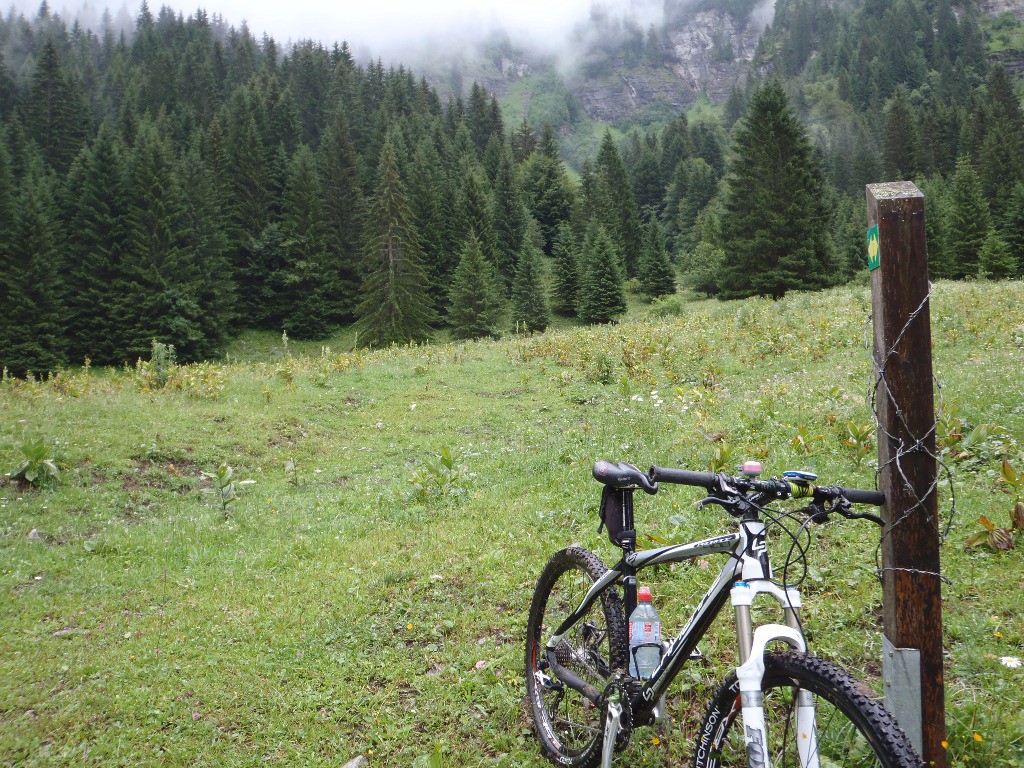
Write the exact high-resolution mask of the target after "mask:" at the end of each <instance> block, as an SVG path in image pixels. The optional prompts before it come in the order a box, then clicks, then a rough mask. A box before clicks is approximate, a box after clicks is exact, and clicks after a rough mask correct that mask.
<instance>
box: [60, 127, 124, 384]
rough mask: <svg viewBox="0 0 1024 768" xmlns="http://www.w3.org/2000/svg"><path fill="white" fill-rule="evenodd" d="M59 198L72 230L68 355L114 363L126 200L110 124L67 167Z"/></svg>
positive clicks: (119, 356) (117, 355)
mask: <svg viewBox="0 0 1024 768" xmlns="http://www.w3.org/2000/svg"><path fill="white" fill-rule="evenodd" d="M64 197H65V200H66V204H65V206H64V207H65V216H66V221H67V224H68V231H69V232H71V233H73V236H72V237H69V238H68V243H67V249H68V256H69V259H68V266H67V281H66V282H67V285H68V288H69V290H68V291H67V294H66V299H65V303H66V305H67V314H68V358H69V359H70V360H71V361H73V362H75V363H81V362H82V361H83V360H84V359H85V358H86V357H88V358H89V359H90V360H91V361H92V362H93V363H95V364H97V365H115V364H117V363H119V362H121V361H122V360H123V355H122V354H121V350H120V346H119V340H118V336H119V334H118V329H117V326H116V322H115V319H114V317H113V316H112V315H111V309H112V307H113V305H114V304H115V303H116V300H117V297H116V295H115V293H114V290H115V289H114V286H115V284H116V282H117V280H118V278H119V275H120V269H121V259H122V255H123V251H124V247H125V244H124V239H125V215H126V213H127V205H128V201H127V199H126V195H125V190H124V164H123V160H122V157H121V149H120V145H119V143H118V142H117V140H116V138H115V137H114V133H113V130H112V129H111V128H110V127H109V126H104V127H103V128H101V129H100V132H99V134H98V135H97V137H96V140H95V141H94V142H93V145H92V146H91V147H88V148H87V149H84V150H83V151H82V152H81V153H80V154H79V156H78V159H77V160H76V161H75V163H74V164H73V165H72V167H71V171H70V172H69V174H68V178H67V187H66V192H65V195H64Z"/></svg>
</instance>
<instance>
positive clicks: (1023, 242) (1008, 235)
mask: <svg viewBox="0 0 1024 768" xmlns="http://www.w3.org/2000/svg"><path fill="white" fill-rule="evenodd" d="M1000 231H1001V234H1002V237H1003V239H1004V241H1005V242H1006V245H1007V247H1008V248H1009V249H1010V253H1011V255H1012V256H1013V258H1014V259H1016V260H1017V266H1018V274H1020V273H1021V272H1024V183H1020V184H1017V186H1015V187H1014V188H1013V194H1011V195H1010V200H1009V203H1008V204H1007V206H1006V213H1005V214H1004V215H1003V226H1002V227H1001V230H1000Z"/></svg>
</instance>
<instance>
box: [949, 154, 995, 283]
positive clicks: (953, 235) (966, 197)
mask: <svg viewBox="0 0 1024 768" xmlns="http://www.w3.org/2000/svg"><path fill="white" fill-rule="evenodd" d="M949 202H950V208H949V214H950V215H949V230H948V233H947V244H948V247H949V261H950V265H951V269H950V275H949V276H950V277H954V278H963V277H973V276H974V275H976V274H977V273H978V257H979V255H980V253H981V249H982V246H983V245H984V244H985V238H986V237H987V236H988V230H989V228H990V226H991V220H992V217H991V215H990V213H989V209H988V202H987V201H986V200H985V196H984V195H983V194H982V190H981V183H980V182H979V181H978V174H977V173H976V172H975V171H974V168H973V167H972V166H971V162H970V160H968V159H967V158H966V157H962V158H960V160H958V161H957V164H956V172H955V173H954V174H953V179H952V183H951V185H950V201H949Z"/></svg>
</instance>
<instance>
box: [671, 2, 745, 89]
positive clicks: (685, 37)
mask: <svg viewBox="0 0 1024 768" xmlns="http://www.w3.org/2000/svg"><path fill="white" fill-rule="evenodd" d="M760 38H761V30H760V29H758V28H755V27H753V26H752V25H750V24H747V23H746V22H740V21H737V19H735V18H733V16H732V15H731V14H728V13H726V12H725V11H701V12H700V13H698V14H697V15H696V16H694V17H693V18H692V19H691V20H690V21H689V22H687V24H686V25H685V26H684V27H682V28H681V29H679V30H676V31H674V32H672V33H671V34H670V35H669V39H670V40H671V42H672V55H673V61H672V63H671V64H670V65H669V69H671V70H672V72H673V73H674V74H675V75H676V77H677V78H678V79H679V82H680V85H681V86H682V87H684V88H686V89H687V90H688V91H690V92H691V93H694V94H699V93H702V92H703V93H706V94H707V95H708V98H709V99H710V100H711V101H713V102H716V103H721V102H724V101H725V100H726V99H727V98H728V97H729V92H730V90H731V89H732V86H733V85H735V84H740V83H742V81H743V79H744V77H745V73H746V71H747V68H748V64H749V63H750V61H751V60H752V59H753V58H754V49H755V48H757V41H758V40H759V39H760Z"/></svg>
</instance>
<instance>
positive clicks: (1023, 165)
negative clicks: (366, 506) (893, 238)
mask: <svg viewBox="0 0 1024 768" xmlns="http://www.w3.org/2000/svg"><path fill="white" fill-rule="evenodd" d="M669 5H672V3H669ZM705 5H721V6H725V5H731V6H742V7H746V8H747V10H748V11H749V10H750V9H751V8H753V6H754V3H751V2H749V1H748V0H732V1H731V3H727V2H724V0H719V1H718V2H717V3H716V2H714V0H707V1H706V2H705ZM981 16H982V13H981V11H980V10H979V9H978V7H977V6H976V5H975V4H974V2H973V0H967V2H964V3H951V2H950V1H949V0H896V1H895V2H888V1H886V2H881V1H880V0H865V1H864V2H833V1H832V0H779V1H778V3H777V5H776V11H775V18H774V21H773V22H772V24H771V25H770V26H769V27H768V29H767V30H765V32H764V34H763V36H762V37H761V39H760V42H759V43H758V47H757V53H756V55H755V58H754V62H753V64H752V66H751V68H750V73H751V74H750V76H749V77H747V78H746V79H745V81H744V82H739V83H737V84H736V85H735V86H734V87H733V88H732V92H731V94H730V96H729V99H728V101H727V102H726V103H725V104H724V105H721V107H720V108H719V109H717V110H716V111H713V112H711V113H707V114H701V115H697V116H695V117H693V118H692V119H690V118H688V116H687V114H686V113H684V112H680V113H678V114H675V115H673V116H671V117H670V119H667V120H664V121H662V122H661V123H657V124H648V125H640V126H637V125H632V126H630V125H625V126H621V125H620V126H610V129H604V130H603V131H602V132H601V134H600V135H601V136H602V137H603V138H602V139H601V141H600V148H599V150H598V151H597V152H596V154H595V155H594V156H593V157H590V158H584V159H583V160H582V162H579V163H576V162H575V161H574V162H573V163H572V164H571V165H570V164H569V163H567V162H566V161H565V160H564V159H563V157H564V155H563V152H562V151H561V149H560V142H561V141H562V139H563V137H564V134H565V133H566V131H569V130H571V129H572V127H571V126H564V125H563V126H557V127H554V126H552V124H551V123H550V122H543V123H538V122H536V121H531V120H530V119H527V118H524V119H523V120H522V121H518V122H516V123H514V124H509V121H508V120H507V119H506V118H505V117H504V115H503V110H502V106H501V105H500V104H499V100H498V99H497V97H496V96H495V95H494V94H492V93H489V92H488V91H487V90H486V89H485V88H484V87H483V86H481V85H479V84H477V83H475V82H474V83H472V84H466V87H465V88H464V89H463V92H462V93H453V94H444V95H442V94H441V93H440V92H439V91H438V89H437V88H436V87H435V86H433V85H431V84H430V83H429V82H428V80H427V78H426V77H425V76H424V75H422V74H419V73H417V72H414V71H412V70H411V69H409V68H407V67H406V66H403V65H401V64H397V63H396V64H385V63H384V62H382V61H381V60H369V61H358V60H357V59H356V58H355V57H354V56H353V54H352V52H351V50H350V48H349V46H348V45H347V44H345V43H344V42H341V41H339V42H338V43H336V44H324V43H320V42H314V41H299V42H296V43H293V44H290V45H288V46H287V47H282V46H280V45H279V44H278V43H276V42H275V40H274V39H273V37H271V36H269V34H270V33H271V32H272V30H268V31H267V33H265V34H263V35H262V36H261V37H257V36H255V35H254V34H253V33H252V32H251V31H250V30H249V29H248V28H247V27H246V26H245V25H242V26H241V27H236V26H231V25H230V24H229V23H228V22H227V21H225V20H224V19H223V18H221V17H220V16H217V15H211V14H208V13H207V12H206V11H203V10H199V11H196V12H195V13H193V14H191V15H188V16H184V15H182V14H180V13H177V12H175V11H173V10H171V9H169V8H167V7H164V8H161V9H160V10H158V11H156V12H154V11H153V10H152V9H150V7H149V6H148V5H147V4H146V3H145V2H143V3H142V5H141V7H140V8H139V9H138V11H137V16H136V17H135V20H134V26H133V28H131V29H126V30H115V29H114V28H113V25H111V24H106V25H105V26H104V28H103V29H98V30H92V29H88V28H85V27H84V26H81V25H80V24H78V23H77V22H68V21H67V20H65V19H63V18H62V17H61V16H60V15H58V14H56V13H53V12H52V11H51V10H50V9H49V7H48V6H47V5H46V4H45V3H44V4H43V5H42V6H40V9H39V11H38V12H37V13H36V14H35V15H33V16H31V17H26V16H24V15H22V14H18V13H15V12H14V11H13V10H12V11H10V12H9V13H8V14H7V15H6V16H4V17H2V18H0V273H2V275H3V279H2V281H0V367H3V368H6V369H7V375H12V376H19V377H20V376H25V375H26V374H28V373H30V372H32V373H35V374H37V375H44V374H45V373H46V372H47V371H53V370H56V369H57V368H59V367H61V366H66V365H82V364H83V362H84V361H85V360H86V359H88V360H89V361H91V364H93V365H122V364H125V363H129V364H130V363H134V361H135V360H136V359H138V358H140V357H142V358H145V357H147V356H148V355H149V353H150V349H151V345H152V344H153V342H154V340H155V341H158V342H160V343H162V344H169V345H173V347H174V349H175V351H176V354H177V357H178V359H179V360H182V361H193V360H202V359H207V358H211V357H215V356H217V355H218V354H220V353H222V351H223V349H224V347H225V344H226V343H227V341H228V340H229V339H230V338H231V337H232V336H233V335H234V334H237V333H238V332H240V331H241V330H243V329H247V328H259V329H267V330H273V331H275V332H278V333H281V332H284V333H287V335H288V336H289V337H293V338H298V339H303V338H304V339H318V338H326V337H327V336H329V335H330V334H331V333H333V332H335V331H336V330H337V329H338V328H340V327H343V326H354V328H355V329H356V330H357V332H358V336H357V337H356V338H357V342H356V343H357V344H358V345H360V346H375V347H379V346H385V345H389V344H392V343H398V344H404V343H407V342H411V341H424V340H429V339H431V338H432V337H434V336H436V335H437V334H444V336H445V337H446V338H456V339H464V338H481V337H498V336H501V335H502V334H503V333H506V332H508V331H509V330H518V331H525V332H532V331H537V330H543V329H544V328H545V327H547V326H548V325H549V324H550V323H551V322H552V319H553V317H554V316H555V315H559V316H567V317H573V318H578V322H584V323H606V322H610V321H614V320H615V319H616V318H618V317H620V316H621V315H622V314H623V313H624V312H625V311H626V308H627V297H628V296H632V295H635V296H638V297H640V299H641V300H655V299H658V298H659V297H663V296H666V295H669V294H674V293H676V292H677V291H679V290H689V291H694V292H696V293H698V294H702V295H707V296H717V297H719V298H721V299H733V298H743V297H748V296H757V295H763V296H771V297H781V296H783V295H784V294H785V293H786V292H787V291H791V290H815V289H819V288H825V287H829V286H832V285H836V284H840V283H843V282H846V281H849V280H851V279H853V278H854V277H855V275H856V274H857V273H858V272H859V271H861V270H862V268H863V262H864V229H865V223H864V198H863V187H864V185H865V184H867V183H871V182H875V181H882V180H897V179H901V180H902V179H909V180H913V181H915V182H916V183H917V184H918V186H919V187H921V189H922V190H923V191H924V192H925V194H926V197H927V199H928V218H927V226H928V246H929V256H930V264H931V269H932V273H933V277H937V278H950V279H965V278H969V279H978V278H982V279H986V278H995V279H1000V278H1012V277H1019V276H1020V275H1021V271H1022V269H1024V114H1022V107H1021V92H1022V90H1021V85H1020V83H1019V81H1018V80H1017V79H1016V78H1015V76H1014V74H1013V72H1012V70H1011V69H1008V68H1006V67H1004V66H1003V65H1002V64H1001V63H999V62H998V61H996V60H995V59H994V58H992V57H991V56H990V51H989V47H988V44H987V41H988V36H989V35H990V30H989V29H988V27H986V26H985V25H983V24H982V19H981ZM108 21H109V17H108ZM988 26H989V27H990V26H991V25H988ZM655 32H656V30H654V28H653V27H652V29H651V31H650V33H649V34H648V36H647V37H645V36H644V34H643V33H641V39H642V40H647V42H648V45H650V46H654V47H656V42H655V40H656V38H655ZM908 41H913V42H912V43H908ZM652 50H653V48H652ZM613 53H614V51H613ZM655 53H657V51H655ZM726 53H727V52H726ZM616 55H617V54H616ZM1018 74H1019V73H1018Z"/></svg>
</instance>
